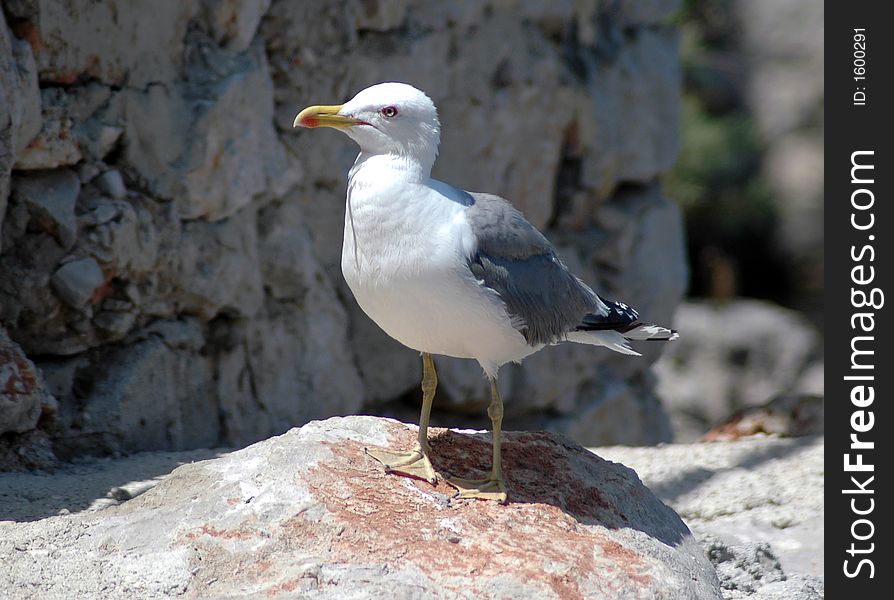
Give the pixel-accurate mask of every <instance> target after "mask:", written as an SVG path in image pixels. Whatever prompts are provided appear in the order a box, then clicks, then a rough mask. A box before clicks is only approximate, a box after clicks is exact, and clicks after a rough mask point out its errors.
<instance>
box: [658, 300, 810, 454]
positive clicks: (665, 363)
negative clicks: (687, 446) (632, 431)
mask: <svg viewBox="0 0 894 600" xmlns="http://www.w3.org/2000/svg"><path fill="white" fill-rule="evenodd" d="M675 318H676V326H677V327H678V328H679V329H680V330H681V331H685V332H686V335H684V336H681V339H680V340H679V341H678V342H676V343H674V344H670V345H668V347H667V352H666V353H665V354H664V356H662V358H661V360H659V361H658V363H657V364H656V366H655V374H656V376H657V378H658V387H657V389H658V394H659V396H661V398H662V399H663V401H664V402H665V404H666V406H667V407H668V411H669V412H670V413H671V421H672V423H673V425H674V433H675V434H676V438H675V439H676V440H678V441H692V440H696V439H698V438H699V437H701V436H702V435H704V434H705V433H706V432H708V431H709V430H710V429H711V428H712V427H714V426H717V425H720V424H721V423H722V422H724V421H726V420H727V419H728V418H730V416H731V415H735V416H734V419H735V421H736V422H739V421H742V418H743V417H745V416H746V413H747V412H748V411H749V410H750V409H755V408H757V407H761V406H765V405H767V406H766V409H765V411H764V412H765V413H767V411H769V414H767V416H768V417H770V418H769V419H763V420H761V419H753V418H746V420H745V422H744V423H741V425H740V428H741V432H740V434H744V435H750V434H752V433H759V432H762V431H763V432H765V433H779V434H788V435H803V434H804V433H807V432H813V433H821V432H822V397H823V394H824V385H823V373H824V369H823V362H822V358H823V357H822V338H821V336H820V334H819V332H817V331H816V329H815V328H814V327H813V326H812V325H811V324H810V323H809V322H808V321H807V320H806V319H804V317H802V316H801V315H799V314H798V313H795V312H794V311H790V310H787V309H784V308H781V307H778V306H775V305H773V304H770V303H767V302H759V301H754V300H736V301H733V302H716V303H714V302H686V303H684V304H682V305H681V306H680V307H679V309H678V310H677V313H676V317H675ZM801 405H803V409H802V410H800V409H799V408H798V407H799V406H801ZM817 405H818V406H817ZM774 406H775V407H776V408H775V413H776V415H777V416H778V419H777V421H778V422H770V421H773V418H772V415H773V412H774V408H773V407H774ZM799 410H800V413H799V412H798V411H799ZM792 411H795V412H794V413H792ZM784 415H789V416H784ZM780 419H781V420H780ZM799 423H800V424H799ZM749 427H750V428H751V429H750V430H749ZM731 431H732V430H731Z"/></svg>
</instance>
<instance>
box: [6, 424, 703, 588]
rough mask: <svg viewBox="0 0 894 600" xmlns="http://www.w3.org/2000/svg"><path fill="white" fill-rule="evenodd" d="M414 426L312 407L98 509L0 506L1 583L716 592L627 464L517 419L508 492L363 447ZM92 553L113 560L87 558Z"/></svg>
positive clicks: (445, 442) (470, 462) (464, 464)
mask: <svg viewBox="0 0 894 600" xmlns="http://www.w3.org/2000/svg"><path fill="white" fill-rule="evenodd" d="M433 433H434V436H435V437H434V438H433V441H432V444H433V448H434V452H433V456H434V457H435V458H434V460H435V464H436V466H437V467H438V468H441V469H445V470H446V469H450V470H453V471H456V472H457V473H458V474H460V475H469V474H472V472H473V471H474V473H475V474H477V473H479V472H480V471H479V469H478V465H481V464H486V463H488V462H489V460H490V448H489V444H488V442H487V441H486V439H487V438H486V436H484V435H482V434H472V433H471V432H466V433H459V432H454V431H435V432H433ZM414 435H415V434H414V433H413V431H412V429H410V428H408V427H406V426H404V425H403V424H400V423H397V422H394V421H388V420H383V419H376V418H372V417H350V418H344V419H329V420H327V421H322V422H314V423H311V424H308V425H306V426H305V427H303V428H301V429H294V430H292V431H290V432H289V433H287V434H285V435H283V436H280V437H277V438H272V439H270V440H267V441H265V442H262V443H259V444H256V445H254V446H251V447H249V448H246V449H245V450H241V451H238V452H234V453H232V454H229V455H226V456H224V457H222V458H218V459H214V460H211V461H206V462H200V463H194V464H191V465H185V466H182V467H180V468H178V469H177V470H176V471H175V472H174V473H173V474H172V475H171V476H170V477H168V478H166V479H165V480H164V481H163V482H162V483H160V484H159V485H157V486H156V487H154V488H152V489H151V490H149V491H147V492H145V493H143V494H141V495H139V496H137V497H136V498H134V499H133V500H129V501H126V502H124V503H123V504H120V505H118V506H112V507H110V508H107V509H104V510H103V511H102V512H100V513H93V514H85V515H64V516H59V517H51V518H50V519H45V520H43V521H38V522H33V523H23V524H15V523H8V522H5V523H0V534H2V535H0V552H2V555H4V556H8V557H10V559H9V560H7V562H6V564H5V568H4V569H3V571H2V574H0V589H6V588H10V587H11V586H14V585H15V586H23V585H24V586H28V587H29V589H32V590H39V594H40V595H41V596H42V597H45V598H62V597H73V596H77V597H79V598H85V599H89V598H99V597H116V596H118V595H120V594H127V595H133V594H136V595H138V596H141V597H151V596H168V595H172V594H183V593H188V594H190V595H196V596H215V597H231V596H244V595H245V594H249V595H263V596H265V597H272V598H279V597H281V598H286V597H292V596H294V595H295V594H296V593H297V594H299V595H302V596H308V597H314V598H344V597H345V596H346V595H357V596H363V597H379V596H388V597H395V598H411V597H413V598H416V597H435V596H437V597H439V598H462V597H467V596H469V595H471V596H474V597H481V598H496V597H506V596H511V597H513V598H560V597H568V596H569V595H575V596H580V597H593V598H597V597H605V598H618V597H625V598H626V597H653V596H655V595H658V594H664V595H667V596H668V597H680V598H693V599H695V598H718V599H719V598H720V597H721V595H720V588H719V583H718V580H717V578H716V575H715V574H714V572H713V569H712V568H711V565H710V563H709V562H708V560H707V558H706V557H705V555H704V554H703V552H702V551H701V549H700V548H699V547H698V546H697V545H696V543H695V541H694V539H693V538H692V536H691V534H690V532H689V530H688V529H687V528H686V526H685V525H684V524H683V522H682V521H681V520H680V519H679V517H677V516H676V515H675V514H674V513H673V511H671V510H670V509H668V508H667V507H666V506H665V505H663V504H662V503H661V502H659V501H658V500H657V499H656V498H655V497H654V496H653V495H652V494H651V493H650V492H649V491H648V489H646V488H645V487H644V486H643V485H642V484H641V483H640V481H639V480H638V478H637V477H636V474H635V473H634V472H633V471H631V470H630V469H627V468H626V467H624V466H622V465H619V464H613V463H609V462H606V461H603V460H602V459H600V458H599V457H598V456H595V455H593V454H591V453H589V452H587V451H585V450H584V449H583V448H581V447H579V446H576V445H574V444H573V443H571V442H570V441H569V440H567V439H566V438H562V437H560V436H556V435H554V434H546V433H508V434H506V441H505V442H504V449H505V456H506V462H505V469H506V473H507V477H508V481H509V485H510V503H509V504H508V505H505V506H504V505H500V504H496V503H487V502H480V501H450V500H448V497H447V495H445V494H450V493H451V492H452V488H449V487H448V486H446V485H445V484H444V483H439V484H438V485H437V486H434V487H433V486H431V485H430V484H428V483H425V482H420V481H416V480H412V479H408V478H403V477H399V476H395V475H386V474H385V473H383V472H382V470H381V467H380V466H379V465H378V464H377V463H375V461H373V460H372V459H370V458H369V457H368V456H366V455H365V454H364V452H363V448H364V447H366V446H383V445H388V444H396V445H398V446H401V447H403V446H407V447H408V446H409V445H410V444H412V440H413V437H414ZM296 456H297V457H301V460H295V457H296ZM38 532H40V533H39V534H38ZM50 544H52V548H53V553H52V555H46V557H45V558H39V557H40V556H44V554H43V553H44V552H45V549H47V548H48V547H49V545H50ZM16 547H18V548H24V549H25V550H24V551H13V548H16ZM124 548H127V549H128V551H127V552H124V551H123V549H124ZM35 557H38V558H35ZM97 561H101V562H102V563H103V565H104V568H103V569H95V568H88V565H93V564H96V562H97Z"/></svg>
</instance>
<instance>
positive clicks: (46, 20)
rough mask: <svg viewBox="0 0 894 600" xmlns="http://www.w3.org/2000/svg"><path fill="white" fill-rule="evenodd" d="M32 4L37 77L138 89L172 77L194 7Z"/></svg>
mask: <svg viewBox="0 0 894 600" xmlns="http://www.w3.org/2000/svg"><path fill="white" fill-rule="evenodd" d="M36 5H37V22H36V23H35V25H36V27H37V29H38V31H39V35H40V42H41V46H42V48H41V52H40V54H39V56H38V66H39V68H40V76H41V79H42V80H45V81H55V82H58V83H63V84H72V83H75V82H76V81H78V80H79V79H90V78H93V79H96V80H99V81H101V82H103V83H106V84H112V85H123V84H125V83H126V84H128V85H129V86H133V87H137V88H141V87H144V86H146V85H148V84H149V83H150V82H157V81H170V80H173V79H174V78H176V77H177V75H178V71H179V68H180V67H181V66H182V62H181V61H182V57H183V49H184V38H185V34H186V29H187V25H188V23H189V20H190V18H192V17H193V16H194V15H195V13H196V10H197V3H196V2H192V1H190V2H181V1H179V0H165V1H163V2H156V1H153V0H140V1H138V2H129V1H128V2H120V1H117V0H113V1H111V2H103V3H99V4H97V3H95V2H90V1H89V0H73V1H71V2H65V3H62V4H60V3H58V2H53V1H52V0H39V1H38V2H36ZM150 24H151V26H149V25H150Z"/></svg>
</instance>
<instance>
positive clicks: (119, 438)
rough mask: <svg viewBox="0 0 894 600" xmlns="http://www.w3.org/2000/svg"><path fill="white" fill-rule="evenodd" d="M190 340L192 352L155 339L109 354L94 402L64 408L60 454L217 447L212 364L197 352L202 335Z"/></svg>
mask: <svg viewBox="0 0 894 600" xmlns="http://www.w3.org/2000/svg"><path fill="white" fill-rule="evenodd" d="M175 326H177V327H178V328H180V329H185V328H189V327H190V325H189V324H187V323H179V324H175ZM191 333H192V337H191V341H192V340H195V341H194V342H193V345H194V347H191V348H190V347H181V346H178V345H176V343H172V344H169V343H168V341H167V340H166V339H165V338H163V337H161V336H150V337H148V338H146V339H143V340H140V341H136V342H133V343H131V344H129V345H127V346H125V347H123V348H120V349H116V350H107V351H106V352H105V353H104V354H103V358H102V361H103V365H104V368H103V374H102V376H100V377H96V378H95V379H94V381H93V383H92V387H93V389H92V393H91V394H90V397H89V399H88V400H87V401H86V402H81V403H77V404H74V405H70V404H67V403H63V405H62V409H61V411H60V416H59V420H60V424H61V428H62V433H61V435H59V436H58V439H57V447H58V448H59V449H61V450H62V451H63V453H64V454H66V455H76V454H80V453H90V452H94V453H95V452H111V451H139V450H146V449H149V448H169V449H183V448H187V447H197V446H206V447H208V446H215V445H217V444H218V440H219V438H220V430H219V427H220V426H219V422H218V418H217V407H216V403H215V400H214V397H213V394H212V390H213V388H212V384H211V380H212V377H211V365H210V364H209V362H208V361H207V360H206V359H205V358H203V357H202V356H201V355H200V354H199V352H198V350H199V348H198V347H195V346H198V344H200V343H201V342H200V341H198V339H196V337H195V333H196V332H195V331H192V332H191ZM199 339H200V338H199Z"/></svg>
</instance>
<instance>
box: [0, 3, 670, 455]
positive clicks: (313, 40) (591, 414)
mask: <svg viewBox="0 0 894 600" xmlns="http://www.w3.org/2000/svg"><path fill="white" fill-rule="evenodd" d="M678 4H679V3H678V2H676V1H674V0H666V1H661V0H659V1H656V2H627V1H621V2H613V3H597V2H579V3H570V2H569V3H539V2H524V1H518V2H485V1H482V2H473V3H463V4H462V5H459V4H454V3H436V2H424V3H409V2H405V1H400V0H394V1H388V0H380V1H376V0H373V1H364V2H360V1H348V0H343V1H340V2H300V3H298V2H287V1H270V0H230V1H226V2H211V1H208V0H191V1H179V0H178V1H174V0H170V1H164V2H156V1H148V0H145V1H138V2H116V1H109V2H103V3H94V2H88V1H87V0H72V1H70V2H66V3H59V2H50V1H43V0H17V1H11V2H5V3H4V8H3V13H2V14H0V18H2V19H3V22H0V220H2V237H0V243H2V254H0V322H2V325H3V327H5V328H6V330H7V332H8V334H9V339H6V338H0V344H3V345H4V350H3V352H4V354H3V356H6V353H7V351H6V350H5V348H9V351H8V352H9V353H10V354H9V356H13V355H15V356H19V354H21V352H23V353H24V354H22V357H23V360H22V361H20V363H21V365H24V366H21V368H19V367H16V369H19V370H15V369H13V370H11V371H10V373H13V371H15V373H19V374H21V373H20V372H22V373H23V372H27V373H34V374H35V377H37V378H42V380H43V381H41V382H40V385H37V384H36V383H35V384H34V385H31V386H30V387H28V386H25V387H27V388H28V390H25V388H23V387H21V386H20V387H19V388H16V387H15V386H13V387H12V388H11V387H10V386H9V385H6V386H5V388H4V389H3V390H0V393H2V394H4V395H3V397H2V398H0V406H4V407H6V406H7V405H8V406H9V407H12V408H10V410H9V411H6V409H4V417H3V418H0V425H2V429H0V434H5V433H8V434H9V435H7V436H6V437H7V439H6V440H5V441H4V444H7V445H9V444H11V445H12V447H15V445H16V443H17V442H16V441H15V439H13V438H10V437H9V436H10V435H20V436H24V437H22V438H21V439H22V440H25V439H27V440H29V441H28V443H35V444H37V443H39V442H40V440H41V439H43V440H44V442H45V441H46V437H47V436H49V437H50V438H51V439H52V440H53V443H54V447H55V449H56V451H57V453H61V454H62V455H69V456H70V455H77V454H80V453H98V452H99V453H102V452H116V451H131V450H141V449H181V448H189V447H201V446H214V445H220V444H225V445H238V444H245V443H247V442H250V441H253V440H256V439H259V438H262V437H264V436H268V435H270V434H273V433H278V432H282V431H284V430H286V429H288V428H289V427H290V426H293V425H295V424H300V423H304V422H306V421H308V420H310V419H314V418H319V417H324V416H328V415H333V414H348V413H355V412H361V411H374V412H380V413H386V414H396V415H399V416H403V415H404V413H405V412H406V413H415V410H416V409H415V408H409V407H407V406H406V404H405V403H404V402H403V401H402V399H403V398H409V397H412V398H415V394H416V388H417V386H418V381H419V372H420V367H419V360H418V357H417V356H416V354H415V353H414V352H412V351H410V350H407V349H405V348H402V347H400V346H399V345H398V344H397V343H396V342H393V341H391V340H390V339H388V338H387V337H386V336H385V335H384V334H383V333H382V332H381V331H379V330H378V328H377V327H376V326H375V325H374V324H373V323H371V322H370V321H369V320H368V319H367V318H366V317H365V316H364V315H363V314H362V313H361V312H360V311H359V309H358V308H357V307H356V305H355V303H354V301H353V299H352V298H351V297H350V292H349V291H348V290H347V288H346V287H345V285H344V283H343V281H342V278H341V274H340V272H339V267H338V262H339V261H338V257H339V252H340V246H341V235H342V219H343V210H344V207H343V198H344V191H345V190H344V188H345V183H344V182H345V173H346V171H347V168H348V167H349V166H350V163H351V161H352V160H353V156H354V154H355V148H354V147H353V146H352V145H351V143H349V142H348V141H347V140H345V139H343V138H342V137H341V136H338V135H337V134H335V133H331V134H326V133H322V134H317V135H314V136H308V135H303V134H302V133H301V132H296V131H294V130H292V128H291V120H292V118H293V117H294V115H295V112H296V110H297V109H298V108H300V107H303V106H305V105H307V104H311V103H320V102H329V103H332V102H338V101H342V100H344V99H346V98H348V97H349V96H350V95H352V94H353V93H355V92H356V91H358V90H359V89H361V88H363V87H365V86H367V85H370V84H372V83H376V82H378V81H383V80H392V79H394V80H402V81H407V82H410V83H413V84H414V85H416V86H418V87H420V88H423V89H425V90H426V91H427V92H428V93H429V95H431V96H432V98H433V99H434V100H435V102H436V104H437V105H438V106H439V108H440V111H441V119H442V123H443V125H444V135H443V143H442V151H441V158H440V160H439V162H438V164H437V166H436V168H435V176H436V177H439V178H441V179H445V180H448V181H451V182H453V183H454V184H456V185H460V186H462V187H465V188H467V189H472V190H487V191H492V192H496V193H499V194H501V195H503V196H505V197H507V198H509V199H510V200H512V201H513V202H514V203H515V204H516V205H517V206H518V207H519V208H521V209H522V210H523V211H524V212H525V214H526V215H527V216H528V217H529V218H530V220H531V221H532V222H533V223H535V224H536V225H537V226H538V227H541V228H542V229H544V230H545V231H546V232H547V234H548V235H549V237H550V238H551V239H552V240H553V241H554V242H555V243H556V244H557V245H558V246H559V247H560V248H561V250H562V251H563V255H564V258H565V259H566V262H568V263H569V265H571V266H572V267H573V268H574V269H575V270H576V271H577V272H578V273H579V274H580V276H581V277H582V278H584V279H585V280H587V281H588V282H589V283H591V284H592V285H594V287H596V288H597V289H598V290H599V291H601V292H602V293H604V294H605V295H607V296H618V297H623V299H624V300H625V301H628V302H629V303H631V304H633V305H635V306H638V307H639V308H640V309H641V313H643V314H644V315H647V316H648V317H649V318H650V319H654V320H656V321H668V320H669V319H670V317H671V313H672V310H673V308H674V306H675V305H676V304H677V303H678V302H679V300H680V298H681V296H682V293H683V289H684V286H685V280H686V266H685V260H684V256H683V245H682V225H681V221H680V215H679V212H678V210H677V207H676V206H675V205H674V204H673V203H672V202H670V201H668V200H667V199H666V198H665V197H664V196H662V193H661V187H660V185H659V183H658V180H659V177H660V176H661V174H662V173H663V172H665V171H666V170H667V169H668V168H669V167H670V166H671V164H672V162H673V161H674V158H675V153H676V149H677V131H676V129H677V120H678V119H677V113H678V95H679V67H678V63H677V58H676V44H677V42H676V33H675V31H674V30H673V29H672V28H671V27H669V26H668V25H666V22H667V17H668V16H669V15H670V14H671V13H672V12H673V11H674V10H675V9H676V8H677V7H678ZM647 350H648V351H649V354H647V357H646V358H645V359H643V360H630V359H623V358H621V357H616V356H612V355H611V354H610V353H608V352H607V351H600V350H598V349H593V348H583V347H572V346H567V347H566V346H562V347H558V348H554V349H551V350H550V351H546V352H542V353H540V354H538V355H536V356H534V357H532V358H530V359H529V360H528V361H526V363H525V366H524V368H523V369H521V368H518V367H515V366H512V367H507V368H506V369H505V374H504V376H503V382H502V383H503V385H504V386H505V388H504V392H505V395H506V397H507V423H508V424H509V425H515V426H548V427H552V428H554V429H558V430H563V431H565V432H567V433H569V434H571V435H573V436H575V437H576V438H578V439H579V440H580V441H581V442H583V443H586V444H594V443H617V442H624V443H643V442H655V441H659V440H662V439H667V438H668V436H669V435H670V429H669V425H668V422H667V419H666V417H665V416H664V414H663V413H662V411H661V409H660V407H659V405H658V402H657V399H656V397H655V395H654V393H653V387H654V384H653V378H652V376H651V375H650V373H649V364H650V363H651V362H652V361H654V359H655V358H656V357H657V353H658V351H659V350H658V349H657V348H654V349H653V348H647ZM16 353H19V354H16ZM25 357H27V358H25ZM29 359H30V362H28V364H26V361H29ZM31 363H33V365H36V368H35V367H34V366H33V365H31ZM17 364H18V363H17ZM438 364H439V367H440V369H441V384H442V387H441V389H440V391H439V399H438V402H437V404H438V405H439V407H440V409H441V410H443V411H449V412H451V413H453V414H458V413H468V414H470V415H472V414H473V415H475V416H476V419H477V418H478V416H480V417H481V419H482V422H483V406H484V405H485V393H484V392H485V386H484V383H483V380H482V378H481V374H480V371H479V369H478V367H477V365H475V364H473V363H471V362H468V361H466V362H463V361H455V360H447V359H441V360H440V361H439V363H438ZM3 369H4V370H2V371H0V372H2V373H3V374H4V375H6V374H7V370H8V369H6V367H5V366H4V367H3ZM9 377H10V378H11V377H13V375H9ZM16 377H19V375H16ZM19 379H21V377H19ZM11 380H12V379H10V381H11ZM17 381H18V379H17ZM44 382H45V385H44ZM3 383H4V382H3V381H0V384H3ZM20 388H21V389H20ZM411 394H412V396H411ZM54 399H55V400H54ZM479 411H480V415H479ZM11 415H21V418H18V417H17V418H15V419H14V418H12V416H11ZM443 415H444V413H441V418H442V420H444V421H447V422H454V423H455V422H457V421H461V420H462V419H460V418H458V417H453V416H451V417H449V418H444V417H443ZM465 418H466V419H468V418H471V417H465ZM436 420H437V415H436ZM475 422H477V420H476V421H475ZM35 428H36V432H35ZM13 432H15V433H14V434H13ZM29 432H30V433H29ZM41 436H43V437H41ZM16 439H18V438H16ZM35 439H37V440H38V441H37V442H35V441H34V440H35ZM10 440H11V441H10ZM21 443H25V442H21ZM41 443H42V442H41ZM23 456H24V454H23ZM0 462H2V461H0ZM23 464H26V466H27V461H26V463H23Z"/></svg>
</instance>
